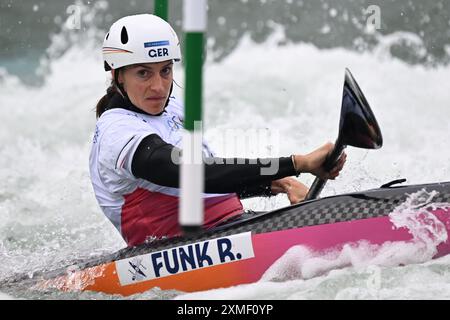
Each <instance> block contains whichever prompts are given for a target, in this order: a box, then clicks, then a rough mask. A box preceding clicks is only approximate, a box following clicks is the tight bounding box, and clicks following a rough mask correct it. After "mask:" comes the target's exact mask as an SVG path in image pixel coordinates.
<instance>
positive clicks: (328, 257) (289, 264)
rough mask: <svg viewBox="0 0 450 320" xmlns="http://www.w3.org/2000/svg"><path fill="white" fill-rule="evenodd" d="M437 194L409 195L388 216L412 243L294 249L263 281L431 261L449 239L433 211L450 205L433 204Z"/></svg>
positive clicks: (272, 267) (357, 244) (360, 244)
mask: <svg viewBox="0 0 450 320" xmlns="http://www.w3.org/2000/svg"><path fill="white" fill-rule="evenodd" d="M437 194H438V192H436V191H431V192H427V191H425V190H420V191H418V192H416V193H413V194H411V195H409V196H408V198H407V200H406V201H405V202H404V203H402V204H401V205H399V206H398V207H396V208H395V209H394V210H393V211H392V213H390V214H389V218H390V220H391V222H392V224H393V228H397V229H398V228H407V229H408V231H409V232H410V233H411V235H412V237H413V238H412V239H411V240H410V241H396V242H385V243H383V244H382V245H377V244H372V243H370V242H368V241H358V242H356V243H346V244H344V245H343V246H342V248H337V249H336V248H335V249H331V250H329V251H327V252H316V251H314V250H312V249H310V248H308V247H305V246H301V245H299V246H294V247H292V248H290V249H289V250H288V251H287V252H286V253H285V254H284V255H283V256H282V257H281V258H280V259H278V260H277V261H276V262H275V263H274V264H273V265H272V266H271V267H270V268H269V269H268V270H267V271H266V272H265V273H264V275H263V276H262V277H261V280H260V281H287V280H293V279H311V278H314V277H317V276H321V275H324V274H326V273H328V272H330V271H331V270H334V269H340V268H345V267H353V268H354V269H355V270H356V271H357V272H361V271H364V270H368V269H370V268H373V266H382V267H395V266H402V265H409V264H415V263H423V262H426V261H429V260H431V259H432V258H433V257H434V256H435V255H436V254H437V252H438V249H437V248H438V245H440V244H441V243H443V242H445V241H447V239H448V234H447V229H446V226H445V225H444V223H443V222H441V221H440V220H439V219H438V218H437V217H436V216H435V215H434V214H433V212H432V210H434V212H436V210H438V209H443V210H446V209H449V208H450V204H449V203H433V198H434V197H435V196H436V195H437ZM430 209H432V210H430ZM447 213H448V214H450V212H447Z"/></svg>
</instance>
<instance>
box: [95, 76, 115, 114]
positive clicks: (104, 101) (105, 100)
mask: <svg viewBox="0 0 450 320" xmlns="http://www.w3.org/2000/svg"><path fill="white" fill-rule="evenodd" d="M116 92H118V91H117V88H116V86H115V85H114V81H111V85H110V86H109V87H108V89H106V94H105V95H104V96H103V97H102V98H101V99H100V100H99V101H98V102H97V107H96V108H95V110H96V112H95V113H96V116H97V119H98V118H100V116H101V115H102V114H103V112H105V111H106V108H107V107H108V104H109V101H110V100H111V98H112V96H113V95H114V94H115V93H116Z"/></svg>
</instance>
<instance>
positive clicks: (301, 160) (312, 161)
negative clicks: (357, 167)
mask: <svg viewBox="0 0 450 320" xmlns="http://www.w3.org/2000/svg"><path fill="white" fill-rule="evenodd" d="M333 148H334V144H333V143H331V142H328V143H326V144H324V145H323V146H321V147H320V148H318V149H316V150H314V151H313V152H311V153H308V154H306V155H294V166H295V170H296V171H297V172H299V173H301V172H308V173H311V174H313V175H315V176H316V177H319V178H321V179H331V180H334V179H336V177H337V176H339V172H340V171H341V170H342V168H343V167H344V164H345V161H346V159H347V154H346V153H345V152H342V154H341V156H340V158H339V160H338V161H337V163H336V165H335V166H334V168H333V169H331V170H330V171H329V172H327V171H325V169H324V168H323V164H324V163H325V160H326V158H327V156H328V155H329V154H330V153H331V152H332V151H333Z"/></svg>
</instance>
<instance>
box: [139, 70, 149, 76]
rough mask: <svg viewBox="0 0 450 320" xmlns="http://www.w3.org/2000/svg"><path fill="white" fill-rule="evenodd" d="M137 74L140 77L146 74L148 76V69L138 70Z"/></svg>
mask: <svg viewBox="0 0 450 320" xmlns="http://www.w3.org/2000/svg"><path fill="white" fill-rule="evenodd" d="M137 73H138V76H140V77H146V76H148V71H147V70H144V69H143V70H139V71H138V72H137Z"/></svg>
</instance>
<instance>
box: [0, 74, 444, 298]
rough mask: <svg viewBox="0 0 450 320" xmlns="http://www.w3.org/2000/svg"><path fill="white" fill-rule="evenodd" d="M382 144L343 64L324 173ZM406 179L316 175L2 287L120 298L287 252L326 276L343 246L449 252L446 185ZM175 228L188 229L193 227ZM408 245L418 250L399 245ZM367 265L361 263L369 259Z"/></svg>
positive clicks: (219, 281)
mask: <svg viewBox="0 0 450 320" xmlns="http://www.w3.org/2000/svg"><path fill="white" fill-rule="evenodd" d="M382 144H383V139H382V135H381V131H380V128H379V126H378V123H377V121H376V119H375V116H374V114H373V112H372V110H371V108H370V106H369V104H368V102H367V100H366V98H365V96H364V94H363V93H362V91H361V88H360V87H359V85H358V84H357V82H356V80H355V79H354V77H353V76H352V74H351V72H350V71H349V70H348V69H346V71H345V79H344V88H343V95H342V104H341V117H340V123H339V134H338V138H337V140H336V143H335V147H334V150H333V151H332V152H331V154H330V155H329V156H328V157H327V159H326V160H325V162H324V164H323V167H324V169H325V170H327V171H329V170H330V169H331V168H333V166H334V165H335V164H336V162H337V161H338V159H339V157H340V155H341V154H342V152H343V150H344V149H345V148H346V147H347V146H353V147H357V148H364V149H379V148H381V146H382ZM405 181H406V180H404V179H402V180H395V181H392V182H390V183H387V184H385V185H383V186H381V187H380V188H377V189H372V190H366V191H360V192H355V193H349V194H341V195H336V196H331V197H324V198H319V194H320V192H321V190H322V189H323V188H324V186H325V184H326V182H327V181H326V180H323V179H320V178H318V177H317V178H316V180H315V181H314V182H313V184H312V186H311V188H310V190H309V192H308V194H307V196H306V198H305V199H306V200H305V201H303V202H301V203H298V204H295V205H292V206H288V207H285V208H281V209H277V210H273V211H269V212H246V213H244V214H243V215H241V216H240V217H239V218H237V219H234V220H232V221H228V222H226V223H224V224H222V225H220V226H218V227H215V228H214V229H211V230H207V231H203V232H201V233H199V234H197V235H188V236H185V237H176V238H168V239H162V240H153V241H149V242H146V243H144V244H142V245H139V246H137V247H133V248H126V249H123V250H120V251H119V252H116V253H114V254H112V255H109V256H106V257H101V258H98V259H94V260H90V261H84V262H77V263H75V264H73V265H71V266H68V267H67V268H63V269H61V270H55V271H53V272H45V273H42V274H40V275H37V274H35V275H33V278H32V279H29V277H27V276H23V277H19V278H20V279H19V278H17V277H16V278H15V279H12V280H10V281H8V283H7V284H6V285H7V286H15V285H18V284H19V282H20V284H21V285H24V286H26V287H27V288H32V289H35V290H49V289H50V290H52V289H57V290H64V291H74V290H77V291H80V290H81V291H95V292H103V293H107V294H120V295H124V296H128V295H132V294H137V293H141V292H145V291H147V290H150V289H152V288H160V289H162V290H179V291H184V292H194V291H203V290H209V289H214V288H223V287H230V286H236V285H242V284H248V283H254V282H257V281H260V280H267V279H269V280H271V279H272V278H273V274H275V275H276V273H277V272H276V270H277V268H276V267H277V266H279V265H282V266H283V263H282V262H280V261H283V259H284V258H286V257H287V258H288V260H290V262H291V263H293V264H294V266H292V265H291V266H289V264H288V265H287V267H286V265H284V267H285V268H287V269H289V268H291V269H295V268H296V265H295V264H298V263H301V261H299V259H298V256H296V255H295V254H292V253H293V252H294V253H297V254H298V253H299V252H300V253H301V252H303V253H305V252H306V253H308V254H309V256H312V257H325V258H324V259H322V260H321V261H322V262H325V264H326V266H323V267H321V266H319V269H320V268H322V269H323V271H324V272H327V271H329V270H332V269H333V268H339V267H345V266H346V265H345V263H341V262H339V261H338V262H334V263H333V261H332V262H330V259H331V260H333V259H335V260H339V254H336V253H339V252H344V251H345V250H348V248H349V246H350V247H358V246H361V247H363V248H369V251H370V250H372V251H376V248H381V249H383V248H387V247H388V246H395V245H396V244H397V245H399V246H398V247H392V248H394V249H393V250H391V251H389V250H388V251H387V253H388V256H389V257H391V256H394V255H395V254H396V248H399V249H398V250H397V251H400V252H399V253H400V255H401V256H402V258H403V260H401V259H400V260H399V261H397V262H398V263H397V265H404V264H408V263H417V262H425V261H427V260H430V259H433V258H437V257H441V256H444V255H447V254H449V253H450V240H449V239H448V233H449V231H450V182H440V183H431V184H422V185H409V186H406V185H399V184H400V183H403V182H405ZM188 213H189V212H188ZM181 227H182V229H184V230H188V229H190V228H192V227H193V226H190V225H189V226H183V225H181ZM194 227H195V229H198V228H199V227H200V226H197V225H196V226H194ZM411 246H417V248H418V250H416V251H414V250H404V249H405V248H411ZM423 248H425V249H427V250H422V249H423ZM380 251H381V252H383V251H382V250H380ZM308 254H307V256H308ZM408 255H409V256H408ZM292 257H294V258H292ZM327 259H328V260H327ZM300 260H301V259H300ZM319 260H320V259H319ZM316 262H317V261H316ZM371 262H372V260H370V259H369V261H368V262H367V263H369V264H370V263H371ZM374 262H375V264H376V261H374ZM274 266H275V267H274ZM274 269H275V271H274ZM281 269H283V268H281ZM282 272H287V273H289V270H284V271H283V270H282ZM298 276H303V275H302V274H300V275H299V274H298V273H297V274H296V273H295V272H294V274H293V275H291V277H290V278H296V277H298ZM306 276H309V277H311V276H314V274H312V275H311V274H308V275H306ZM281 278H283V277H281ZM275 279H276V276H275ZM3 285H5V284H2V285H0V287H2V286H3Z"/></svg>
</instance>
